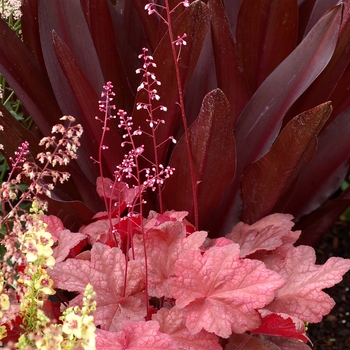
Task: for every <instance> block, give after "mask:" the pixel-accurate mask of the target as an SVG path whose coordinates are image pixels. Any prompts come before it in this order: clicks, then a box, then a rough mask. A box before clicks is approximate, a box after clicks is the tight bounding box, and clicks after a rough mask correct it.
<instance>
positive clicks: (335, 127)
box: [275, 109, 350, 220]
mask: <svg viewBox="0 0 350 350" xmlns="http://www.w3.org/2000/svg"><path fill="white" fill-rule="evenodd" d="M349 116H350V109H347V110H345V111H344V112H343V113H342V114H341V115H339V116H338V117H337V118H336V119H335V120H334V121H333V122H332V123H331V124H330V125H329V126H328V127H327V128H326V130H325V131H324V132H323V133H322V134H321V135H320V136H319V137H318V147H317V150H316V152H315V154H314V156H313V158H312V160H311V161H310V162H309V163H307V164H305V165H304V167H303V168H302V169H301V171H300V174H299V178H300V180H299V181H297V183H296V185H295V188H294V190H293V193H291V194H290V198H289V202H288V204H287V205H286V206H279V207H277V208H275V209H276V210H278V211H285V212H288V213H291V214H292V215H294V216H295V217H296V219H297V220H298V219H299V218H300V217H301V216H303V215H305V214H308V213H310V212H311V211H312V210H315V209H317V208H318V207H320V205H322V204H323V203H324V202H325V201H326V200H327V199H328V198H329V197H330V196H331V195H332V194H333V193H334V192H335V191H336V190H337V189H338V188H339V187H340V185H341V183H342V182H343V180H344V178H345V176H346V175H347V173H348V168H349V164H348V160H349V154H350V138H349V133H350V124H349ZM325 159H327V161H325ZM315 174H317V176H315Z"/></svg>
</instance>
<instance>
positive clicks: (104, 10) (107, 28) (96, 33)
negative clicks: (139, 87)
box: [82, 0, 147, 112]
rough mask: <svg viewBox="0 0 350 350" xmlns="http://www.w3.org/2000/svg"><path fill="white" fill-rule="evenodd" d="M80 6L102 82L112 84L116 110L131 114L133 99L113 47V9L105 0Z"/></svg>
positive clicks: (92, 0)
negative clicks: (98, 64) (99, 68)
mask: <svg viewBox="0 0 350 350" xmlns="http://www.w3.org/2000/svg"><path fill="white" fill-rule="evenodd" d="M82 5H83V6H84V7H85V8H86V12H85V18H86V19H87V22H88V25H89V28H90V32H91V38H92V40H93V42H94V46H95V49H96V53H97V56H98V59H99V63H100V66H101V70H102V73H103V77H104V81H105V82H107V81H111V82H112V83H113V85H114V88H113V91H114V93H115V97H114V100H115V104H116V105H117V106H118V108H121V109H124V110H127V111H129V112H131V110H132V107H133V98H134V97H133V95H132V92H131V91H130V88H129V84H128V82H127V78H126V75H125V72H124V69H123V64H122V62H121V59H120V55H119V52H118V49H117V47H116V45H115V36H114V32H113V22H112V16H111V11H112V12H114V9H113V8H111V6H109V4H108V1H105V0H84V1H83V4H82ZM144 12H145V13H147V12H146V11H144Z"/></svg>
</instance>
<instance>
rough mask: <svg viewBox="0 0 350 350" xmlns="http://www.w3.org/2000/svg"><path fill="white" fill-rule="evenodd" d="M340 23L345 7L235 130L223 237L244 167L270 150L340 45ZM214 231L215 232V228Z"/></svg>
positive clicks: (283, 68)
mask: <svg viewBox="0 0 350 350" xmlns="http://www.w3.org/2000/svg"><path fill="white" fill-rule="evenodd" d="M340 20H341V6H337V7H335V8H333V9H332V10H331V11H330V12H328V13H327V14H326V15H325V16H324V17H323V18H322V19H321V20H320V21H319V22H318V23H317V25H316V26H315V27H314V28H313V29H312V30H311V31H310V33H309V34H308V35H307V36H306V37H305V39H304V40H303V41H302V42H301V44H300V45H299V46H298V47H297V48H296V49H295V50H294V51H293V52H292V53H291V54H290V55H289V56H288V57H287V58H286V59H285V60H284V61H283V62H282V63H281V64H280V65H279V66H278V67H277V68H276V69H275V70H274V71H273V72H272V73H271V74H270V75H269V77H268V78H267V79H266V80H265V81H264V83H263V84H262V85H261V86H260V88H259V89H258V90H257V91H256V93H255V94H254V96H253V97H252V98H251V99H250V101H249V103H248V104H247V105H246V107H245V109H244V110H243V112H242V114H241V115H240V117H239V119H238V121H237V123H236V127H235V139H236V140H235V141H236V147H237V151H236V152H237V168H236V176H235V180H234V181H233V183H232V184H231V185H230V186H229V187H228V189H227V190H226V191H225V196H224V200H223V201H222V203H221V204H220V206H218V207H217V209H216V213H215V216H214V217H212V222H215V229H216V230H217V231H219V232H220V233H221V234H223V233H225V231H226V232H227V231H228V230H230V228H231V227H232V226H233V225H234V224H235V223H236V222H237V219H238V211H239V207H240V205H241V203H240V198H239V196H238V195H237V194H238V191H239V182H240V178H241V175H242V172H243V170H244V168H245V167H246V166H248V165H249V164H250V163H252V162H254V161H256V160H257V159H259V157H261V156H262V155H264V154H265V153H266V152H267V151H268V150H269V149H270V147H271V144H272V143H273V141H274V140H275V138H276V137H277V135H278V132H279V129H280V126H281V123H282V120H283V117H284V115H285V113H286V112H287V110H288V109H289V108H290V106H291V105H292V104H293V103H294V101H295V100H296V99H297V98H298V97H299V96H300V95H301V94H302V93H303V92H304V91H305V90H306V89H307V88H308V87H309V86H310V84H311V83H312V82H313V81H314V80H315V78H316V77H317V76H318V75H319V74H320V73H321V71H322V70H323V69H324V68H325V66H326V65H327V64H328V62H329V60H330V59H331V57H332V55H333V52H334V49H335V45H336V42H337V37H338V29H339V25H340ZM277 96H278V98H277ZM235 196H236V198H235V200H234V201H233V200H232V198H234V197H235ZM218 217H220V220H221V222H222V226H223V227H222V228H220V229H218V227H217V222H218V221H219V219H218ZM222 217H224V218H225V219H222ZM211 229H212V230H214V227H211Z"/></svg>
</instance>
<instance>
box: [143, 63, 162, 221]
mask: <svg viewBox="0 0 350 350" xmlns="http://www.w3.org/2000/svg"><path fill="white" fill-rule="evenodd" d="M147 71H148V68H147ZM146 81H147V90H148V94H147V95H148V106H149V110H148V116H149V118H150V121H151V122H152V123H153V108H152V99H151V93H150V89H151V86H150V84H152V82H150V79H149V76H148V75H147V74H146ZM151 130H152V142H153V149H154V165H155V167H156V172H157V174H158V173H159V160H158V151H157V148H158V147H157V142H156V133H155V129H154V123H153V126H152V127H151ZM157 187H158V196H159V213H161V214H162V213H163V199H162V192H161V185H160V184H158V186H157Z"/></svg>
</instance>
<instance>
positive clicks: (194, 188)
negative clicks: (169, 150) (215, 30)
mask: <svg viewBox="0 0 350 350" xmlns="http://www.w3.org/2000/svg"><path fill="white" fill-rule="evenodd" d="M165 7H166V13H167V24H168V31H169V38H170V44H171V50H172V54H173V60H174V66H175V73H176V81H177V88H178V92H179V106H180V110H181V117H182V123H183V126H184V130H185V138H186V144H187V154H188V160H189V166H190V175H191V183H192V196H193V211H194V222H195V227H196V230H198V198H197V183H196V176H195V169H194V163H193V156H192V148H191V140H190V133H189V129H188V125H187V119H186V113H185V104H184V97H183V90H182V84H181V77H180V69H179V63H178V60H179V57H178V55H177V53H176V48H175V44H174V42H175V40H174V33H173V28H172V22H171V10H170V7H169V0H165Z"/></svg>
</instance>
